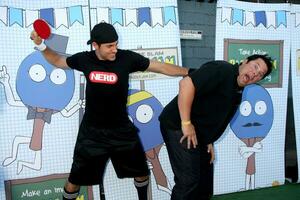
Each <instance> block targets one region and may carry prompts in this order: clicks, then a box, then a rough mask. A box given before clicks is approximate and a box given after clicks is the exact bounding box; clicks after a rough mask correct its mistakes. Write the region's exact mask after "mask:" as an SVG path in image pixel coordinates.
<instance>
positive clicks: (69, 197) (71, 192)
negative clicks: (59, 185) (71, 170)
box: [63, 181, 80, 200]
mask: <svg viewBox="0 0 300 200" xmlns="http://www.w3.org/2000/svg"><path fill="white" fill-rule="evenodd" d="M79 190H80V186H79V185H75V184H73V183H70V182H69V181H67V182H66V184H65V187H64V193H63V199H64V200H75V199H76V198H77V197H78V195H79Z"/></svg>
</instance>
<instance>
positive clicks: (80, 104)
mask: <svg viewBox="0 0 300 200" xmlns="http://www.w3.org/2000/svg"><path fill="white" fill-rule="evenodd" d="M80 108H85V99H83V100H81V99H79V100H78V102H77V103H76V104H75V105H73V106H72V107H71V108H70V109H69V110H67V109H66V108H64V109H62V110H61V111H60V113H61V115H62V116H64V117H70V116H72V115H73V114H74V113H75V112H76V111H78V110H79V109H80Z"/></svg>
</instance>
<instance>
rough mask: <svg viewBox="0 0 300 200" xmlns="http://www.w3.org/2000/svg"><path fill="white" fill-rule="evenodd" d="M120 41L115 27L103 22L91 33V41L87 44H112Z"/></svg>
mask: <svg viewBox="0 0 300 200" xmlns="http://www.w3.org/2000/svg"><path fill="white" fill-rule="evenodd" d="M117 40H118V34H117V32H116V29H115V28H114V26H113V25H111V24H108V23H105V22H101V23H99V24H97V25H95V26H94V28H93V29H92V31H91V39H90V40H89V41H87V44H92V42H97V43H100V44H103V43H111V42H115V41H117Z"/></svg>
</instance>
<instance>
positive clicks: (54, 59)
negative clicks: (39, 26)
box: [30, 31, 68, 68]
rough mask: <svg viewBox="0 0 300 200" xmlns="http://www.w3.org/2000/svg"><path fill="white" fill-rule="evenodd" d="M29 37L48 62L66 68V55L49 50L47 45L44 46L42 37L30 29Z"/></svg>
mask: <svg viewBox="0 0 300 200" xmlns="http://www.w3.org/2000/svg"><path fill="white" fill-rule="evenodd" d="M30 38H31V39H32V40H33V42H34V43H35V45H36V47H37V48H38V49H39V50H40V51H41V52H42V53H43V55H44V57H45V58H46V60H47V61H48V62H49V63H50V64H52V65H54V66H56V67H59V68H68V65H67V62H66V57H65V56H62V55H59V54H58V53H56V52H54V51H53V50H51V49H50V48H49V47H47V46H45V44H44V42H43V40H42V38H40V36H38V34H37V32H35V31H32V32H31V35H30Z"/></svg>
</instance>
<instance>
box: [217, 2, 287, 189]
mask: <svg viewBox="0 0 300 200" xmlns="http://www.w3.org/2000/svg"><path fill="white" fill-rule="evenodd" d="M216 20H217V22H216V23H217V27H216V59H225V60H227V61H229V62H231V63H240V62H241V61H242V60H244V59H245V58H246V57H248V56H250V55H252V54H265V53H267V54H269V55H270V56H271V57H272V58H273V59H274V61H273V72H272V74H271V75H269V76H267V77H266V78H265V79H264V80H262V81H261V82H260V83H261V85H262V86H263V87H261V86H258V85H251V86H248V87H246V88H245V90H244V92H243V97H242V103H241V105H240V107H239V109H238V111H237V113H236V114H235V116H234V118H233V119H232V121H231V123H230V125H229V126H228V128H227V129H226V131H225V134H224V135H223V137H222V139H220V140H219V141H218V142H217V144H216V145H215V147H216V153H217V158H216V162H215V176H214V179H215V180H214V186H215V187H214V193H215V194H221V193H229V192H237V191H243V190H251V189H256V188H262V187H270V186H274V185H279V184H283V183H284V179H285V176H284V141H285V120H286V106H287V89H288V72H289V59H290V41H291V38H290V31H291V29H292V27H291V23H290V4H259V3H246V2H238V1H233V0H230V1H228V0H226V1H225V0H220V1H218V3H217V19H216Z"/></svg>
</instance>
